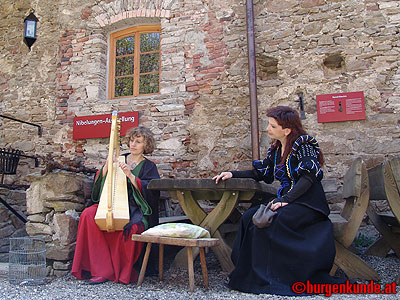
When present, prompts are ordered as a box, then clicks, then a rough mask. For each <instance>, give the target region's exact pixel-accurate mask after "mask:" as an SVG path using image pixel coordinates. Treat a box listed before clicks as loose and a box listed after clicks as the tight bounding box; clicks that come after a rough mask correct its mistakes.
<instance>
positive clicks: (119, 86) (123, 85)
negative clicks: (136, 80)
mask: <svg viewBox="0 0 400 300" xmlns="http://www.w3.org/2000/svg"><path fill="white" fill-rule="evenodd" d="M132 95H133V77H126V78H117V79H115V95H114V97H122V96H132Z"/></svg>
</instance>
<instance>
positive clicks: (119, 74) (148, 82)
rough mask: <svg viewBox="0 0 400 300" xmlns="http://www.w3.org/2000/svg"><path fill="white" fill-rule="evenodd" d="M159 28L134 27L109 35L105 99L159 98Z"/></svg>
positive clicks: (152, 26) (147, 26) (148, 26)
mask: <svg viewBox="0 0 400 300" xmlns="http://www.w3.org/2000/svg"><path fill="white" fill-rule="evenodd" d="M160 42H161V27H160V25H142V26H134V27H130V28H127V29H124V30H120V31H117V32H114V33H112V34H111V35H110V44H109V47H110V55H109V69H108V98H109V99H119V98H127V97H135V96H140V95H152V94H158V93H159V91H160V70H161V51H160Z"/></svg>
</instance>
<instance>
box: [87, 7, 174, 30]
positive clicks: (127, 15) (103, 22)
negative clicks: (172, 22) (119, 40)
mask: <svg viewBox="0 0 400 300" xmlns="http://www.w3.org/2000/svg"><path fill="white" fill-rule="evenodd" d="M143 17H144V18H153V17H155V18H170V17H171V10H169V9H144V8H142V9H134V10H128V11H122V12H120V13H118V14H115V15H109V14H108V13H103V14H100V15H97V16H96V17H95V19H96V21H97V23H99V25H100V26H101V27H105V26H107V25H111V24H114V23H117V22H119V21H122V20H125V19H131V18H143Z"/></svg>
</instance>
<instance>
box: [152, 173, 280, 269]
mask: <svg viewBox="0 0 400 300" xmlns="http://www.w3.org/2000/svg"><path fill="white" fill-rule="evenodd" d="M147 188H148V189H152V190H163V191H168V193H169V195H170V196H171V198H173V199H177V200H178V201H179V204H180V206H181V207H182V209H183V211H184V212H185V214H186V216H187V217H188V218H189V219H190V221H192V223H193V224H195V225H199V226H201V227H203V228H206V229H207V230H208V231H209V232H210V234H211V236H212V237H214V238H218V239H219V240H220V243H219V244H218V245H217V246H216V247H213V248H212V249H213V251H214V252H215V254H216V256H217V258H218V260H219V262H220V263H221V267H222V269H223V270H224V271H227V272H230V271H232V270H233V267H234V266H233V263H232V261H231V258H230V254H231V249H230V247H229V246H228V245H227V244H226V243H225V242H224V239H223V237H222V235H221V233H220V232H219V231H218V228H219V227H220V225H221V224H222V223H224V221H225V220H226V219H227V218H228V217H229V216H230V214H231V213H232V212H233V210H234V209H235V206H236V205H237V203H238V201H250V200H251V199H252V198H253V196H254V195H255V193H262V194H263V196H264V197H265V201H267V200H269V199H271V198H274V197H276V193H277V188H276V186H274V185H269V184H266V183H264V182H256V181H254V180H253V179H249V178H231V179H229V180H226V181H222V180H221V181H220V182H219V183H218V184H215V181H213V180H212V179H153V180H152V181H150V183H149V185H148V186H147ZM198 200H209V201H216V202H217V205H216V207H215V208H214V209H213V210H212V211H211V212H210V213H207V212H206V211H205V210H204V209H203V208H202V207H201V206H200V204H199V202H198ZM185 255H186V252H185V251H183V252H182V251H181V252H180V253H178V255H177V259H176V261H182V264H185V262H186V261H187V259H186V257H185ZM193 255H194V256H195V255H197V253H193ZM178 264H179V262H178ZM181 266H183V265H181Z"/></svg>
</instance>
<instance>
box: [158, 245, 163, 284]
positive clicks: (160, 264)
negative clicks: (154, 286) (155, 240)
mask: <svg viewBox="0 0 400 300" xmlns="http://www.w3.org/2000/svg"><path fill="white" fill-rule="evenodd" d="M163 271H164V244H160V245H159V249H158V278H159V279H160V280H163Z"/></svg>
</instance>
